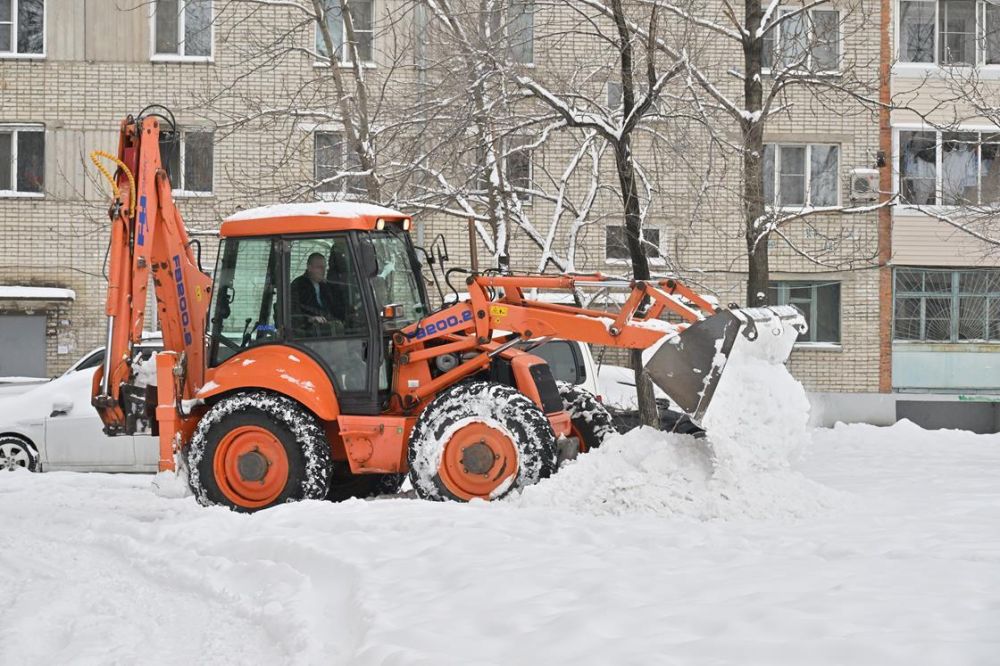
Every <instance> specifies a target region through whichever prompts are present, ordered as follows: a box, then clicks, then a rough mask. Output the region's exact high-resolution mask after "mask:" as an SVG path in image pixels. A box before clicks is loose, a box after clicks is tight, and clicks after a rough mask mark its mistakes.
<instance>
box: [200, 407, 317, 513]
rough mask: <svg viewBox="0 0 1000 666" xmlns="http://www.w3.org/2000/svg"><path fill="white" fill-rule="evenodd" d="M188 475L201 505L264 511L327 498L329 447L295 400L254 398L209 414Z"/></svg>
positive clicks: (315, 425)
mask: <svg viewBox="0 0 1000 666" xmlns="http://www.w3.org/2000/svg"><path fill="white" fill-rule="evenodd" d="M188 469H189V479H190V484H191V490H192V491H193V492H194V495H195V497H197V498H198V501H199V502H200V503H202V504H204V505H212V504H221V505H223V506H228V507H229V508H231V509H234V510H236V511H243V512H253V511H259V510H260V509H266V508H268V507H271V506H274V505H275V504H282V503H284V502H294V501H297V500H303V499H323V498H324V497H326V495H327V491H328V488H329V483H330V445H329V443H328V442H327V441H326V437H325V436H324V434H323V429H322V428H321V427H320V425H319V423H317V421H316V418H315V417H314V416H313V415H312V414H310V413H309V412H308V411H306V410H305V409H304V408H303V407H302V406H301V405H299V404H298V403H297V402H295V401H294V400H291V399H290V398H286V397H284V396H281V395H277V394H274V393H268V392H266V391H248V392H244V393H237V394H234V395H231V396H229V397H226V398H223V399H222V400H220V401H219V402H217V403H215V405H213V406H212V408H211V409H209V410H208V411H207V412H206V413H205V416H203V417H202V419H201V421H200V422H199V423H198V427H197V428H196V429H195V432H194V435H193V436H192V437H191V444H190V446H189V447H188Z"/></svg>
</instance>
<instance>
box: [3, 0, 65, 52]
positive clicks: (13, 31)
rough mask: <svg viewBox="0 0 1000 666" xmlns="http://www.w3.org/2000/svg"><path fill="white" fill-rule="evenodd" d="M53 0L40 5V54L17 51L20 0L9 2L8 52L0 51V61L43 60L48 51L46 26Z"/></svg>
mask: <svg viewBox="0 0 1000 666" xmlns="http://www.w3.org/2000/svg"><path fill="white" fill-rule="evenodd" d="M52 1H53V0H45V2H43V3H42V52H41V53H20V52H18V50H17V28H18V24H17V15H18V5H19V4H20V2H21V0H11V3H10V45H11V49H12V50H10V51H0V60H44V59H45V58H46V57H47V54H48V51H49V40H48V26H49V4H50V3H51V2H52Z"/></svg>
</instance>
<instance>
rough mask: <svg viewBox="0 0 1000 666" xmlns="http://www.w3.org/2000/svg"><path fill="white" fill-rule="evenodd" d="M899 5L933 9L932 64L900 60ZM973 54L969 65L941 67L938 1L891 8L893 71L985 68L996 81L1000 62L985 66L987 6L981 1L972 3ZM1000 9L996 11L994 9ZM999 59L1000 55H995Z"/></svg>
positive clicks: (913, 0) (931, 0)
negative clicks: (973, 26) (926, 6)
mask: <svg viewBox="0 0 1000 666" xmlns="http://www.w3.org/2000/svg"><path fill="white" fill-rule="evenodd" d="M903 2H914V3H917V2H923V3H927V4H933V5H934V46H933V53H934V60H933V62H912V61H909V60H903V56H902V20H903V16H902V14H903V11H902V5H903ZM975 3H976V4H975V20H976V26H975V50H976V57H975V62H973V63H955V64H950V63H941V0H897V1H896V3H895V7H894V10H895V11H894V17H893V29H894V31H895V32H894V34H895V35H896V44H895V46H894V54H893V55H894V56H895V61H894V62H893V69H897V68H899V69H902V70H907V69H908V70H911V71H926V70H931V69H945V68H947V69H979V68H985V69H986V70H987V71H988V72H989V73H990V75H991V76H989V77H988V78H1000V62H997V63H992V64H986V57H985V56H986V47H985V42H986V36H985V32H984V31H985V27H986V5H987V4H988V3H987V2H986V1H985V0H975ZM998 9H1000V8H998ZM998 55H1000V54H998Z"/></svg>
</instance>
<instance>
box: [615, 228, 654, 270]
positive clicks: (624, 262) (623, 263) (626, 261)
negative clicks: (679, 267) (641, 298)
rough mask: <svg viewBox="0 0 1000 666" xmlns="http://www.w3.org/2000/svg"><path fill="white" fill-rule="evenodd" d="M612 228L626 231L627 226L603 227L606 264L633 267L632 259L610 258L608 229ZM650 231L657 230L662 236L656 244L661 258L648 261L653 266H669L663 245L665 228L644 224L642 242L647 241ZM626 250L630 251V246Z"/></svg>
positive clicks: (650, 258) (652, 258)
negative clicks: (646, 237) (647, 234)
mask: <svg viewBox="0 0 1000 666" xmlns="http://www.w3.org/2000/svg"><path fill="white" fill-rule="evenodd" d="M610 227H621V228H622V229H624V228H625V225H624V224H605V225H604V227H603V231H604V243H603V245H604V263H605V264H608V265H612V266H629V265H631V263H632V260H631V259H630V258H628V257H626V258H624V259H619V258H617V257H609V256H608V229H609V228H610ZM650 229H655V230H656V231H657V233H659V235H660V238H659V240H658V241H657V243H656V244H655V247H656V251H657V254H658V255H659V256H656V257H647V258H646V259H647V260H648V261H649V263H650V264H651V265H653V266H665V265H666V264H667V259H666V257H665V256H664V254H665V253H664V251H663V243H664V238H665V237H666V229H665V228H664V227H663V226H661V225H658V224H652V225H645V224H644V225H643V227H642V232H643V239H642V240H643V241H645V240H646V239H645V235H646V231H648V230H650ZM650 245H653V244H652V243H650ZM625 249H626V251H628V245H626V246H625Z"/></svg>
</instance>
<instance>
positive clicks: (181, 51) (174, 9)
mask: <svg viewBox="0 0 1000 666" xmlns="http://www.w3.org/2000/svg"><path fill="white" fill-rule="evenodd" d="M153 56H154V58H163V57H166V58H191V59H197V60H205V59H208V58H210V57H211V56H212V0H156V5H155V10H154V13H153Z"/></svg>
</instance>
